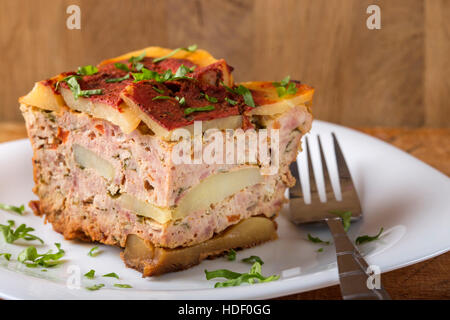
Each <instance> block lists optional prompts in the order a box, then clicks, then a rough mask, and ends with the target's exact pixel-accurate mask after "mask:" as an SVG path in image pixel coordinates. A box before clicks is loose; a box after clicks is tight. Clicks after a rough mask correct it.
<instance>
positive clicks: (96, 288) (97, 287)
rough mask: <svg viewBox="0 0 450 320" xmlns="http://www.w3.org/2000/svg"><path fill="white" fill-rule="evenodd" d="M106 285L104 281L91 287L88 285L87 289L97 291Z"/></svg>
mask: <svg viewBox="0 0 450 320" xmlns="http://www.w3.org/2000/svg"><path fill="white" fill-rule="evenodd" d="M104 286H105V285H104V284H103V283H99V284H94V285H93V286H91V287H86V289H87V290H89V291H96V290H100V289H101V288H103V287H104Z"/></svg>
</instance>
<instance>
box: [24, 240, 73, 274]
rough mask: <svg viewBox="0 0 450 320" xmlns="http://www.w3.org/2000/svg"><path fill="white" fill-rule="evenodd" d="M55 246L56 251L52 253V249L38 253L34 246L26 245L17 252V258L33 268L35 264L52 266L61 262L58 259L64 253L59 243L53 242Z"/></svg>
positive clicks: (46, 266)
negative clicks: (26, 246)
mask: <svg viewBox="0 0 450 320" xmlns="http://www.w3.org/2000/svg"><path fill="white" fill-rule="evenodd" d="M55 246H56V248H57V249H58V252H56V253H53V251H52V250H49V251H47V253H44V254H39V253H38V252H37V250H36V248H35V247H28V248H26V249H24V250H23V251H22V252H21V253H19V256H18V257H17V260H18V261H19V262H22V263H23V264H25V265H26V266H27V267H28V268H35V267H37V266H41V267H45V268H51V267H54V266H56V265H58V264H61V263H62V261H59V259H61V258H62V257H63V256H64V254H65V252H64V250H63V249H61V244H59V243H55Z"/></svg>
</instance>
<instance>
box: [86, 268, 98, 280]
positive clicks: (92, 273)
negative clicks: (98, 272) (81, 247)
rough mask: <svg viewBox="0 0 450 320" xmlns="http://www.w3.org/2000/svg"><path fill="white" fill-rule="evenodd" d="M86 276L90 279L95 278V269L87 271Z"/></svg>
mask: <svg viewBox="0 0 450 320" xmlns="http://www.w3.org/2000/svg"><path fill="white" fill-rule="evenodd" d="M84 276H85V277H86V278H88V279H94V278H95V270H92V269H91V270H89V272H86V273H85V274H84Z"/></svg>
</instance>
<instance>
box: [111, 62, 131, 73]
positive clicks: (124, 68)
mask: <svg viewBox="0 0 450 320" xmlns="http://www.w3.org/2000/svg"><path fill="white" fill-rule="evenodd" d="M114 67H116V68H117V69H119V70H122V71H126V72H130V71H131V70H130V68H128V66H127V65H126V64H125V63H120V62H116V63H114Z"/></svg>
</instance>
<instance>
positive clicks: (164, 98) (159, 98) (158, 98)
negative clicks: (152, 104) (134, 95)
mask: <svg viewBox="0 0 450 320" xmlns="http://www.w3.org/2000/svg"><path fill="white" fill-rule="evenodd" d="M155 100H172V97H169V96H156V97H154V98H152V101H155Z"/></svg>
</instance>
